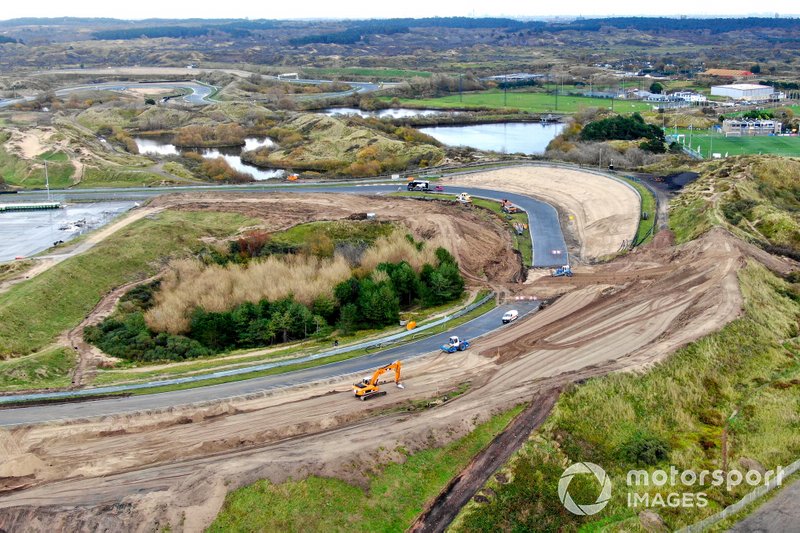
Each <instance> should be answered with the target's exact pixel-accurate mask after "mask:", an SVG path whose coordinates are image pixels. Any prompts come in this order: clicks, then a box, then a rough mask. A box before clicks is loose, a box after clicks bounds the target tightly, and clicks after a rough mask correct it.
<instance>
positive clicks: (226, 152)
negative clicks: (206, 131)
mask: <svg viewBox="0 0 800 533" xmlns="http://www.w3.org/2000/svg"><path fill="white" fill-rule="evenodd" d="M134 141H136V146H137V147H138V148H139V153H140V154H145V155H157V156H170V155H180V153H181V152H186V151H191V152H197V153H199V154H201V155H202V156H203V157H205V158H206V159H217V158H218V157H221V158H223V159H224V160H225V161H226V162H227V163H228V164H229V165H230V166H231V168H233V169H234V170H236V171H238V172H243V173H245V174H250V175H251V176H253V179H254V180H256V181H264V180H270V179H275V178H282V177H283V176H284V175H285V172H284V171H283V170H279V169H264V168H259V167H257V166H255V165H250V164H248V163H245V162H244V161H242V158H241V154H242V152H248V151H250V150H256V149H258V148H261V147H264V146H273V145H274V144H275V143H274V142H273V141H272V140H271V139H268V138H262V139H258V138H255V137H248V138H247V139H245V140H244V146H242V147H239V146H234V147H226V148H183V147H181V148H178V147H177V146H175V145H174V144H172V143H170V142H169V139H168V138H167V137H151V138H146V139H145V138H141V137H138V138H136V139H134Z"/></svg>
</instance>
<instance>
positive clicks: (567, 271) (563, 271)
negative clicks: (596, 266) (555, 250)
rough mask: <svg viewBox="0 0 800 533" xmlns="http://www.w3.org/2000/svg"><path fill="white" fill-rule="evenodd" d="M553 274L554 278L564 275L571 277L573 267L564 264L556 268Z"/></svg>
mask: <svg viewBox="0 0 800 533" xmlns="http://www.w3.org/2000/svg"><path fill="white" fill-rule="evenodd" d="M552 276H553V277H554V278H560V277H562V276H566V277H568V278H571V277H572V269H571V268H570V267H569V265H564V266H562V267H559V268H557V269H555V270H554V271H553V274H552Z"/></svg>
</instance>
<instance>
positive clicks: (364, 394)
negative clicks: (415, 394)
mask: <svg viewBox="0 0 800 533" xmlns="http://www.w3.org/2000/svg"><path fill="white" fill-rule="evenodd" d="M389 371H394V382H395V383H396V384H397V387H398V388H400V389H402V388H404V387H403V384H402V383H400V361H395V362H394V363H389V364H388V365H386V366H382V367H380V368H379V369H378V370H376V371H375V373H374V374H372V377H365V378H364V379H362V380H361V382H360V383H355V384H353V393H354V394H355V395H356V398H360V399H361V400H364V401H366V400H369V399H370V398H372V397H373V396H383V395H384V394H386V391H383V390H380V388H379V387H378V379H380V377H381V376H382V375H383V374H385V373H386V372H389Z"/></svg>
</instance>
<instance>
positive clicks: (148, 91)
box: [125, 87, 175, 96]
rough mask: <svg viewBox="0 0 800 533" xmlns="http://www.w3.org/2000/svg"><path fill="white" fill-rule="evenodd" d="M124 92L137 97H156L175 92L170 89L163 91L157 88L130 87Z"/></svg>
mask: <svg viewBox="0 0 800 533" xmlns="http://www.w3.org/2000/svg"><path fill="white" fill-rule="evenodd" d="M125 92H127V93H131V94H135V95H138V96H158V95H162V94H170V93H174V92H175V91H174V90H172V89H163V88H158V87H131V88H129V89H125Z"/></svg>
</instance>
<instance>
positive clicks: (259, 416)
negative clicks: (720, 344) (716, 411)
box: [0, 231, 781, 531]
mask: <svg viewBox="0 0 800 533" xmlns="http://www.w3.org/2000/svg"><path fill="white" fill-rule="evenodd" d="M661 240H662V245H663V246H662V247H661V248H654V249H650V250H642V251H640V252H638V253H635V254H632V255H630V256H628V257H625V258H623V259H620V260H617V261H615V262H614V263H611V264H608V265H603V266H597V267H593V268H592V271H591V272H587V273H585V274H583V275H581V274H579V275H578V276H576V277H575V278H572V279H557V280H554V279H551V278H543V279H542V280H540V281H539V282H534V283H533V284H531V285H526V286H525V287H524V289H523V291H524V292H525V293H531V292H538V291H541V290H551V291H554V292H557V291H556V289H558V287H556V288H554V287H553V285H554V284H557V283H561V284H563V285H564V286H563V287H560V289H562V292H563V290H567V289H569V288H572V290H571V291H570V292H568V293H567V294H566V295H564V296H562V297H561V298H560V299H559V300H557V302H556V303H555V304H553V305H552V306H550V307H548V308H547V309H545V310H544V311H542V312H539V313H537V314H536V315H534V316H533V317H531V318H530V319H527V320H524V321H521V322H519V323H518V324H516V325H515V326H514V327H513V328H508V329H505V330H502V331H501V332H500V333H499V334H497V335H494V336H490V337H487V338H486V339H483V340H480V341H478V342H477V343H476V344H475V346H474V349H473V350H470V351H468V352H466V353H465V354H464V355H461V356H459V357H452V356H444V355H439V354H432V355H430V356H428V357H424V358H420V359H417V360H415V361H412V362H410V363H409V364H408V365H407V368H406V370H407V371H406V372H405V375H406V378H405V379H404V382H405V384H406V389H404V390H399V389H394V388H392V389H391V390H390V391H389V394H388V395H387V396H385V397H382V398H379V399H376V400H373V401H372V402H371V403H369V404H367V405H364V404H363V403H361V402H354V401H353V398H352V395H351V393H350V392H349V383H350V382H351V379H353V378H355V377H353V378H350V379H346V380H344V381H340V382H335V383H321V384H312V385H307V386H303V387H299V388H296V389H291V390H286V391H281V392H276V393H274V394H270V395H268V396H265V397H263V398H256V399H251V400H242V401H230V402H225V403H223V404H220V405H215V406H209V407H204V408H186V409H176V410H175V411H174V412H170V413H162V414H154V415H149V416H128V417H112V418H110V419H107V420H102V421H94V422H85V423H76V424H71V425H68V426H60V427H59V426H53V427H33V428H24V429H16V430H13V431H11V432H4V433H0V445H3V446H4V447H5V448H6V449H7V450H8V452H9V453H8V454H7V457H8V459H7V460H6V462H5V463H4V465H3V466H2V467H0V477H2V478H3V479H2V482H3V487H4V488H5V490H13V489H14V488H17V489H24V488H25V487H30V488H27V489H25V490H16V491H15V492H12V493H8V494H7V495H5V496H0V527H4V528H6V529H9V528H10V529H12V530H13V529H15V527H16V526H19V525H20V524H26V525H28V526H30V524H32V523H35V522H32V520H35V518H34V517H40V518H43V519H47V520H55V521H54V522H43V523H47V524H48V525H49V526H50V528H51V529H52V528H53V527H57V528H62V529H74V528H76V527H90V528H96V527H107V528H110V529H120V528H124V529H136V528H139V529H140V530H145V529H148V528H152V527H154V526H155V525H156V524H164V523H165V522H169V523H170V524H172V526H173V528H174V527H175V526H176V524H180V523H183V524H184V526H183V527H184V529H185V530H187V531H195V530H198V529H201V528H202V527H204V526H205V525H207V524H208V522H209V520H211V519H212V518H213V516H214V515H215V514H216V512H217V510H218V509H219V506H220V505H221V503H222V501H223V499H224V495H225V493H226V491H228V490H231V489H234V488H236V487H238V486H241V485H244V484H247V483H249V482H252V481H255V480H256V479H260V478H269V479H271V480H273V481H275V482H280V481H283V480H285V479H286V478H287V477H289V476H291V477H294V478H297V477H302V476H305V475H308V474H319V475H327V476H336V477H340V478H343V479H346V480H349V481H351V482H356V483H357V482H359V480H360V479H361V478H360V476H358V475H356V474H355V473H356V472H361V471H364V470H369V469H370V468H373V467H374V466H375V465H377V464H381V463H385V462H387V461H392V460H397V459H399V458H400V457H399V456H398V455H397V454H396V453H395V452H393V451H392V450H395V449H396V447H397V446H400V445H402V446H404V447H405V448H407V449H409V450H415V449H419V448H423V447H428V446H430V445H432V444H441V443H444V442H447V441H450V440H452V439H454V438H457V437H459V436H461V435H464V434H466V433H467V432H469V431H470V430H471V429H472V428H474V426H475V425H476V424H477V423H480V422H482V421H484V420H486V419H487V418H488V417H489V416H490V415H491V414H493V413H496V412H499V411H501V410H504V409H507V408H509V407H511V406H513V405H515V404H518V403H520V402H523V401H526V400H528V399H530V398H531V396H532V395H533V394H536V393H537V392H538V391H542V390H545V389H547V388H551V387H555V386H559V385H563V384H564V383H569V382H571V381H574V380H577V379H585V378H587V377H591V376H595V375H601V374H604V373H607V372H610V371H614V370H622V369H639V368H642V367H643V366H645V365H648V364H651V363H652V362H654V361H658V360H660V359H662V358H663V357H665V356H666V355H667V354H668V353H670V352H671V351H673V350H674V349H675V348H676V347H679V346H681V345H684V344H686V343H687V342H690V341H692V340H694V339H697V338H699V337H701V336H703V335H706V334H708V333H710V332H712V331H714V330H716V329H718V328H719V327H720V326H722V325H723V324H725V323H727V322H728V321H730V320H732V319H733V318H735V317H736V316H737V315H738V313H739V312H740V307H741V297H740V294H739V290H738V283H737V278H736V272H737V269H738V268H739V267H740V266H741V265H742V264H743V262H744V260H745V258H746V257H748V256H752V255H756V256H757V255H758V252H757V251H754V250H752V249H751V248H749V247H747V246H745V245H743V244H741V243H739V242H738V241H736V240H735V239H734V238H733V237H731V236H730V235H728V234H726V233H724V232H722V231H713V232H711V233H709V234H708V235H706V236H705V237H703V238H702V239H699V240H698V241H695V242H692V243H689V244H687V245H684V246H681V247H677V248H675V247H672V246H668V245H666V243H665V242H663V241H664V240H663V239H661ZM771 266H773V267H774V268H781V265H780V264H779V263H778V262H775V264H773V265H771ZM583 276H585V277H583ZM537 283H538V284H537ZM567 285H569V287H568V286H567ZM466 381H469V382H470V383H471V387H470V389H469V391H468V392H467V393H465V394H463V395H462V396H459V397H458V398H456V399H454V400H451V401H449V402H447V403H445V404H443V405H441V406H439V407H436V408H433V409H429V410H425V411H420V412H414V413H396V412H395V413H394V414H381V413H387V411H386V410H387V409H390V408H393V407H397V406H398V405H404V403H405V402H407V401H409V400H415V399H420V398H426V397H438V396H440V395H441V394H443V393H446V392H447V391H448V390H450V389H452V388H454V387H456V386H457V385H458V384H459V383H463V382H466ZM359 428H365V429H366V428H369V431H359ZM376 428H379V431H378V432H376V431H375V429H376ZM376 436H377V438H376ZM3 443H4V444H3ZM381 450H382V451H381ZM0 490H2V488H0ZM120 502H122V503H120ZM166 503H169V505H161V504H166ZM112 508H113V509H114V511H113V512H111V511H110V509H112ZM183 513H185V515H184V514H183ZM184 516H185V518H186V521H185V522H182V520H183V518H184ZM134 526H135V527H134ZM28 529H36V527H28Z"/></svg>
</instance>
